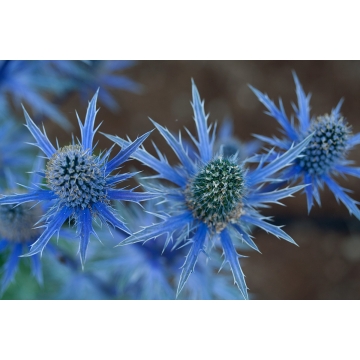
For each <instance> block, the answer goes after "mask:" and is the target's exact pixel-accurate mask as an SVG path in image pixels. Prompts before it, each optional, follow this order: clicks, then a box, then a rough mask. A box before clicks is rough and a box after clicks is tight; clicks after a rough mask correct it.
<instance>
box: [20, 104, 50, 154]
mask: <svg viewBox="0 0 360 360" xmlns="http://www.w3.org/2000/svg"><path fill="white" fill-rule="evenodd" d="M23 110H24V115H25V119H26V126H27V128H28V129H29V130H30V132H31V134H32V135H33V136H34V138H35V140H36V144H34V145H36V146H37V147H38V148H39V149H40V150H42V151H43V152H44V154H45V155H46V156H47V157H48V158H51V156H53V155H54V154H55V152H56V149H55V148H54V146H53V145H52V144H51V142H50V141H49V139H48V138H47V136H46V134H43V133H42V132H41V131H40V129H39V128H38V127H37V126H36V125H35V123H34V122H33V121H32V120H31V118H30V116H29V114H28V113H27V112H26V110H25V108H24V107H23Z"/></svg>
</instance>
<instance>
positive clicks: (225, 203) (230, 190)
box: [185, 157, 244, 233]
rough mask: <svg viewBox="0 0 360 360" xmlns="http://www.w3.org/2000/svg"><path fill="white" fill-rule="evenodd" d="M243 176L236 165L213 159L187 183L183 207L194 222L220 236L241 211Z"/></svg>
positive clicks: (220, 159) (226, 160) (229, 161)
mask: <svg viewBox="0 0 360 360" xmlns="http://www.w3.org/2000/svg"><path fill="white" fill-rule="evenodd" d="M243 191H244V176H243V173H242V170H241V168H240V166H239V165H237V164H235V163H234V162H233V161H231V160H229V159H223V158H221V157H220V158H219V159H215V160H212V161H211V162H209V163H208V164H207V165H205V166H204V167H203V168H202V169H201V170H200V171H199V172H198V173H197V174H196V175H195V176H194V178H193V179H191V180H190V182H189V184H188V185H187V187H186V190H185V198H186V204H187V206H188V207H189V209H191V210H192V213H193V215H194V217H195V218H197V219H199V220H201V221H203V222H204V223H205V224H207V225H208V227H209V228H210V229H214V230H215V231H216V232H217V233H220V232H221V230H223V229H224V228H225V227H226V225H227V224H228V223H229V222H233V221H236V220H237V219H238V218H239V217H240V215H241V210H242V202H241V198H242V196H243Z"/></svg>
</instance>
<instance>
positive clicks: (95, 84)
mask: <svg viewBox="0 0 360 360" xmlns="http://www.w3.org/2000/svg"><path fill="white" fill-rule="evenodd" d="M134 64H135V61H129V60H89V61H64V60H56V61H54V60H53V61H51V64H50V65H52V67H53V68H54V69H55V71H56V72H57V73H58V74H59V75H61V76H62V77H65V78H67V79H69V80H71V81H72V87H73V89H74V90H76V92H77V93H79V94H80V97H81V98H82V100H83V101H84V102H85V101H86V100H87V99H88V98H89V95H90V94H93V93H94V92H95V91H96V89H98V88H99V87H100V88H101V92H100V93H99V101H100V102H102V103H103V104H104V105H105V106H106V107H107V108H108V109H110V110H111V111H113V112H115V111H117V110H118V109H119V105H118V103H117V101H116V100H115V99H114V97H113V96H112V95H111V93H110V92H109V91H108V90H107V89H120V90H126V91H131V92H134V93H139V92H141V90H142V86H141V85H140V84H138V83H136V82H135V81H133V80H131V79H130V78H129V77H127V76H125V75H119V74H117V73H118V72H119V71H122V70H125V69H127V68H129V67H132V66H133V65H134Z"/></svg>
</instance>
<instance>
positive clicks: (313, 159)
mask: <svg viewBox="0 0 360 360" xmlns="http://www.w3.org/2000/svg"><path fill="white" fill-rule="evenodd" d="M293 75H294V80H295V85H296V94H297V100H298V105H297V106H295V105H293V108H294V110H295V115H296V118H297V119H298V123H295V122H294V121H293V120H294V119H293V118H291V121H289V119H288V118H287V116H286V114H285V110H284V107H283V105H282V101H281V99H280V101H279V107H277V106H276V105H275V104H274V103H273V102H272V101H271V100H270V99H269V97H268V96H267V95H266V94H263V93H261V92H260V91H259V90H256V89H255V88H253V87H250V88H251V89H252V91H253V92H254V93H255V95H256V96H257V97H258V99H259V100H260V101H261V102H262V103H263V104H264V105H265V107H266V108H267V109H268V112H267V114H268V115H270V116H272V117H273V118H275V119H276V120H277V121H278V123H279V124H280V125H281V126H282V128H283V132H284V133H285V137H284V138H282V139H278V138H269V137H265V136H262V135H257V137H258V138H259V139H261V140H263V141H265V142H267V143H268V144H270V145H271V146H275V147H276V148H277V149H278V154H281V153H283V152H285V151H287V149H289V148H290V146H292V144H293V143H295V144H296V143H299V142H300V141H302V140H303V139H304V138H305V137H306V136H307V135H308V134H310V133H314V137H313V138H312V140H311V141H310V143H309V144H308V146H307V147H306V149H305V150H304V151H303V152H302V153H301V157H299V158H298V159H297V160H296V161H295V162H294V163H293V164H292V166H290V167H289V168H287V169H286V170H285V171H284V173H283V174H282V177H283V178H284V180H286V181H288V182H294V181H297V180H300V181H301V182H302V183H303V184H305V185H307V186H306V187H305V193H306V197H307V206H308V211H309V212H310V210H311V208H312V206H313V204H314V199H315V200H316V202H317V203H318V204H319V205H320V203H321V202H320V194H319V189H322V188H323V185H324V184H326V185H327V186H328V187H329V189H330V190H331V191H332V192H333V194H334V195H335V197H336V199H337V200H338V201H339V200H340V201H341V202H342V203H343V204H344V205H345V206H346V207H347V208H348V210H349V212H350V213H352V214H354V215H355V216H356V217H357V218H358V219H360V211H359V209H358V207H357V204H359V203H358V202H357V201H355V200H353V199H352V198H351V197H350V196H349V195H348V194H346V192H347V191H348V190H347V189H344V188H342V187H341V186H340V185H338V184H337V183H336V181H335V180H334V179H333V176H336V175H339V174H340V175H351V176H355V177H358V178H359V177H360V168H356V167H352V166H350V165H351V163H352V162H351V161H349V160H348V159H347V155H348V152H349V150H351V149H352V148H353V147H354V146H355V145H357V144H358V143H360V134H355V135H354V134H352V131H351V127H350V126H349V125H348V124H347V122H346V120H345V119H344V117H343V116H341V114H340V108H341V105H342V100H341V101H340V102H339V103H338V105H337V106H336V108H334V109H333V110H332V111H331V113H330V115H329V114H325V115H322V116H318V117H316V118H315V117H311V116H310V105H309V103H310V94H308V95H306V94H305V93H304V90H303V88H302V86H301V84H300V81H299V79H298V78H297V76H296V74H295V73H293ZM274 155H275V156H276V154H275V153H274ZM269 160H270V161H271V159H269Z"/></svg>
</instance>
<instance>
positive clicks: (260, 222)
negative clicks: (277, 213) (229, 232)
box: [240, 215, 297, 245]
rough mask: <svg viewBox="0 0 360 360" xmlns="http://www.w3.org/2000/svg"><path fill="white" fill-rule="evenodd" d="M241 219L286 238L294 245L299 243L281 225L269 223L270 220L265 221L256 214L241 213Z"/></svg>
mask: <svg viewBox="0 0 360 360" xmlns="http://www.w3.org/2000/svg"><path fill="white" fill-rule="evenodd" d="M240 220H241V221H243V222H245V223H249V224H252V225H255V226H257V227H259V228H261V229H263V230H265V231H266V232H268V233H271V234H273V235H275V236H276V237H277V238H281V239H284V240H286V241H289V242H291V243H292V244H294V245H297V244H296V242H295V241H294V240H293V239H292V238H291V236H289V235H288V234H287V233H286V232H285V231H283V230H281V229H280V227H278V226H275V225H272V224H269V223H268V222H266V221H263V220H262V219H260V218H256V217H254V216H249V215H241V217H240Z"/></svg>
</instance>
